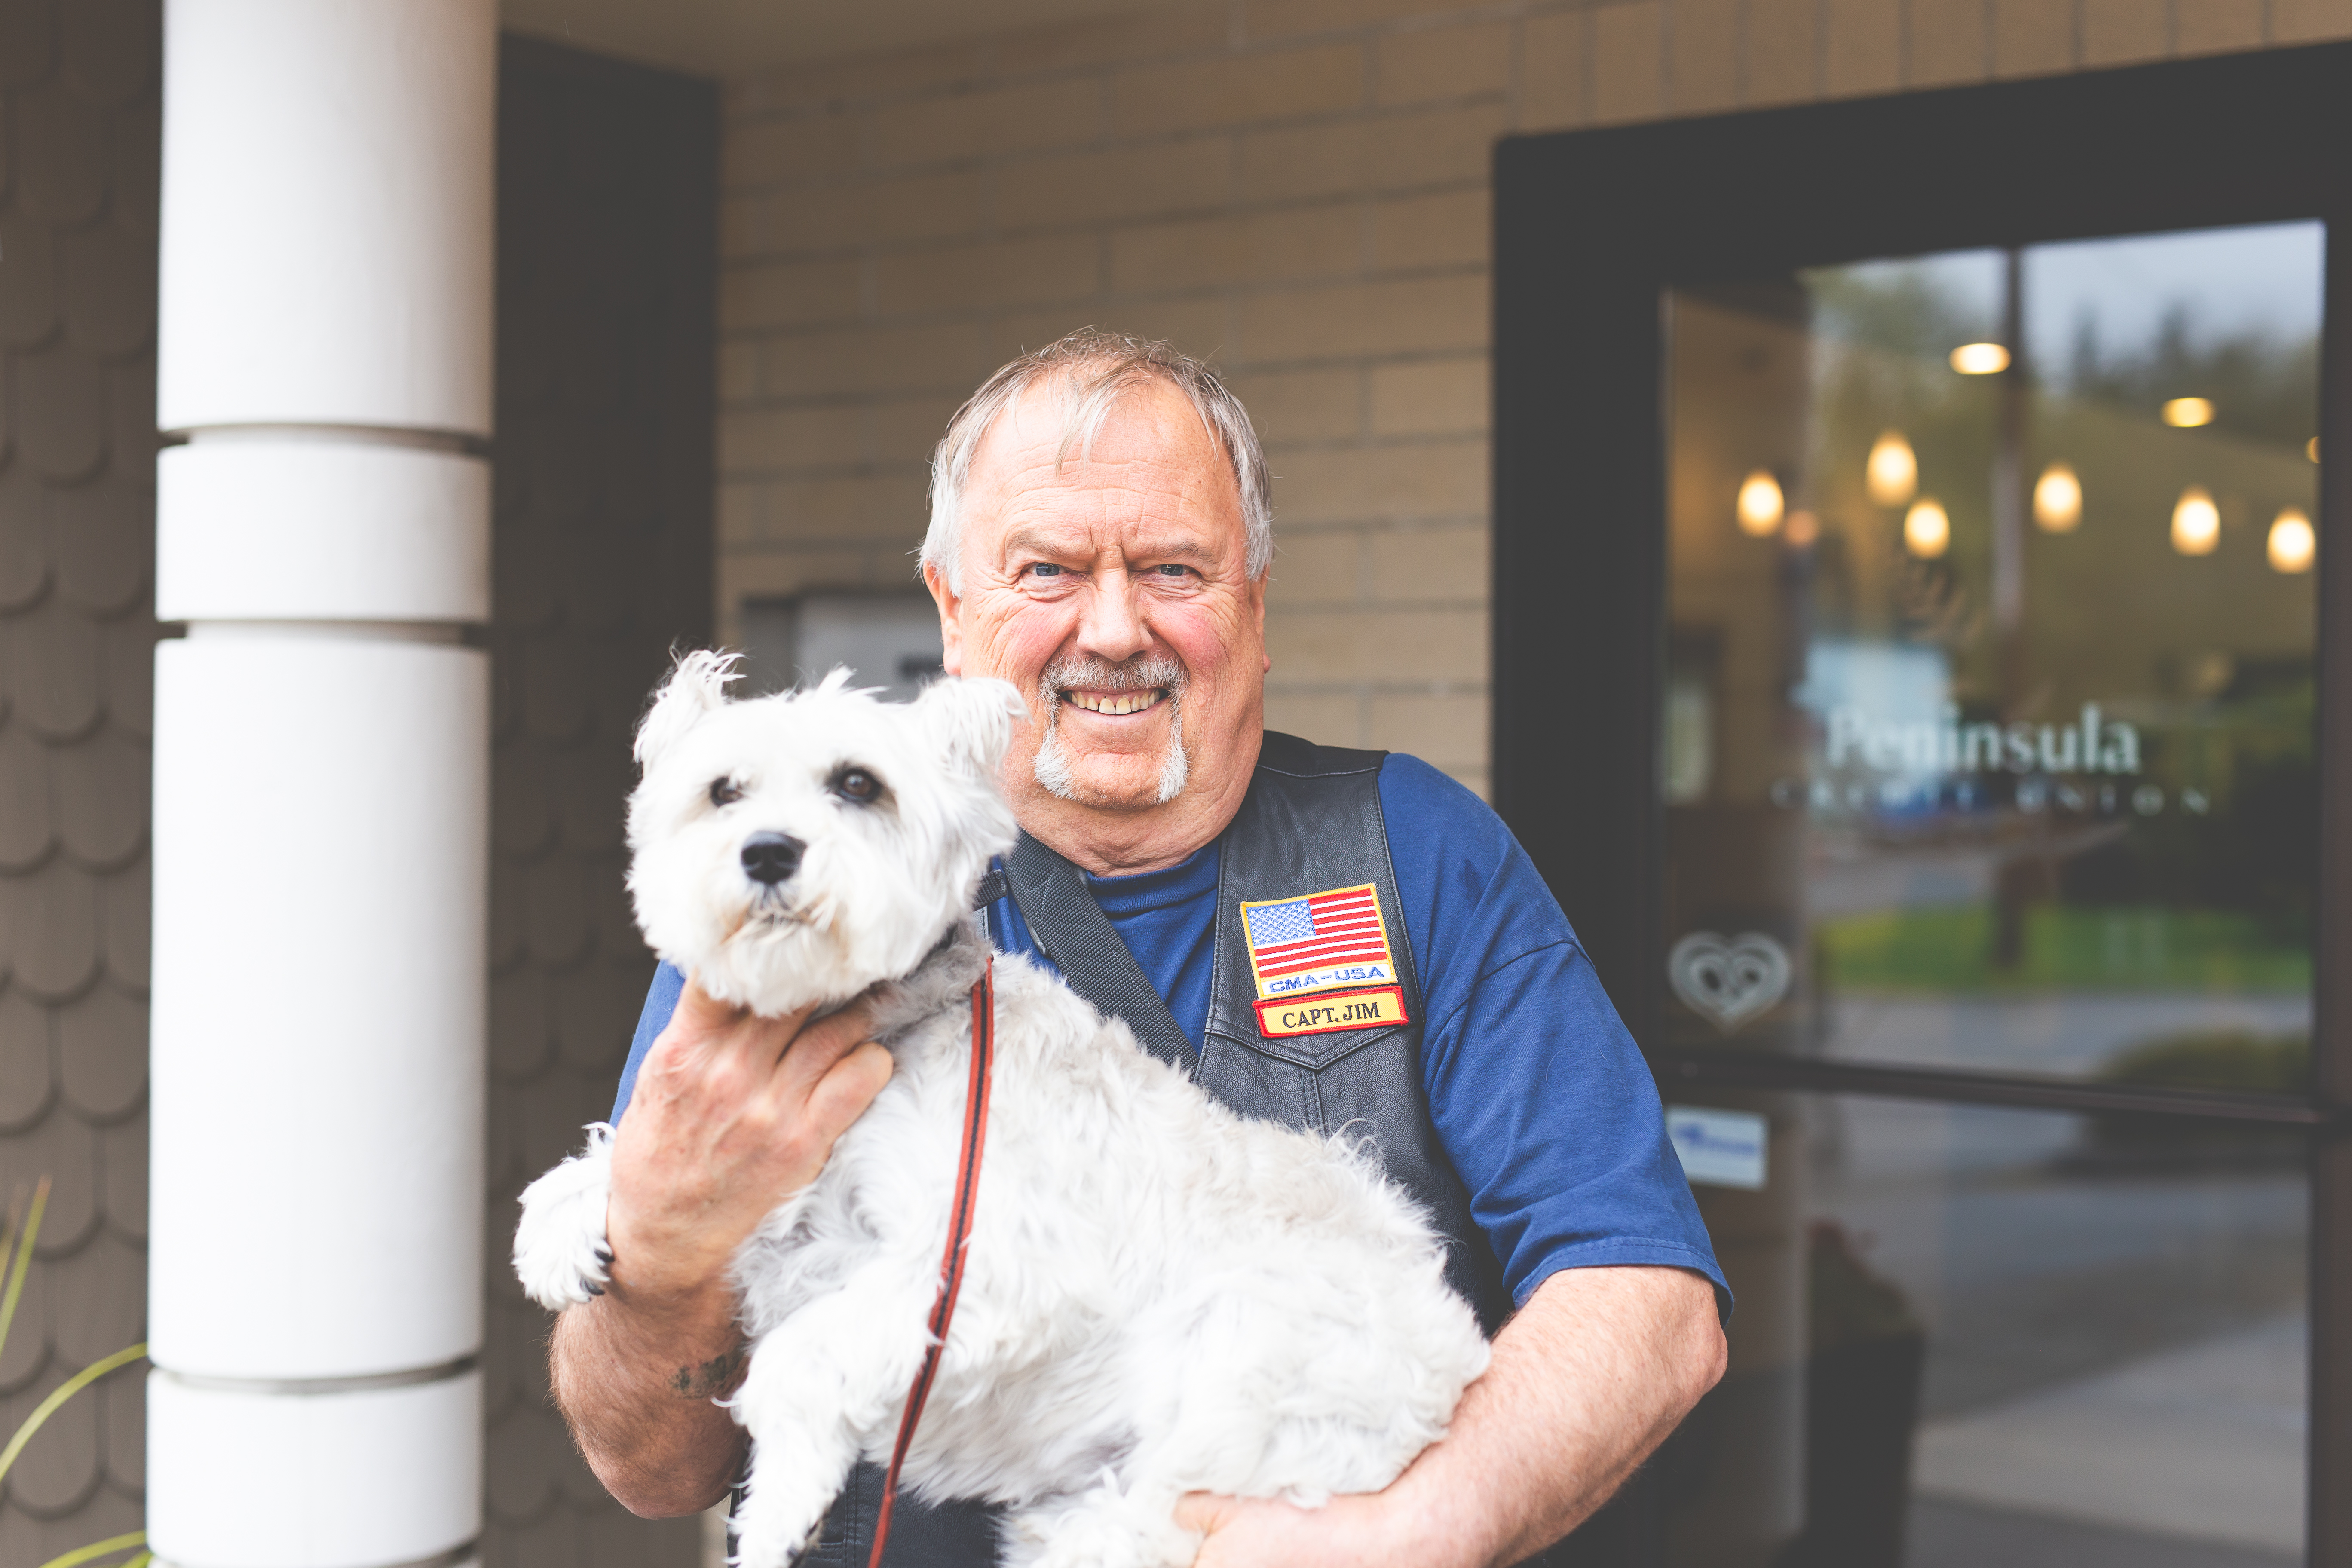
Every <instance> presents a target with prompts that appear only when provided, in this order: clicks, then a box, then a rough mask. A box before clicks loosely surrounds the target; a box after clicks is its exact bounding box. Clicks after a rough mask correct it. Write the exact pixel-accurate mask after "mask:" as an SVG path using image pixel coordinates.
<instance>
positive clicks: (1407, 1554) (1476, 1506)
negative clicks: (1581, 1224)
mask: <svg viewBox="0 0 2352 1568" xmlns="http://www.w3.org/2000/svg"><path fill="white" fill-rule="evenodd" d="M1723 1365H1724V1341H1723V1331H1722V1329H1721V1328H1720V1327H1718V1326H1717V1321H1716V1311H1715V1289H1714V1287H1713V1286H1711V1285H1709V1284H1708V1283H1707V1282H1706V1279H1702V1278H1701V1277H1699V1276H1698V1275H1696V1274H1691V1273H1686V1272H1685V1271H1683V1270H1682V1269H1678V1268H1570V1269H1563V1270H1562V1271H1560V1272H1559V1273H1557V1274H1554V1275H1553V1276H1551V1278H1549V1279H1546V1280H1545V1281H1544V1282H1543V1284H1542V1285H1540V1286H1539V1287H1538V1288H1537V1290H1536V1293H1535V1294H1534V1295H1533V1296H1532V1297H1530V1298H1528V1304H1527V1305H1526V1306H1525V1307H1523V1308H1521V1309H1520V1310H1519V1312H1518V1314H1517V1316H1516V1317H1514V1318H1513V1319H1512V1320H1511V1321H1509V1322H1508V1323H1507V1324H1505V1325H1504V1327H1503V1331H1502V1332H1501V1333H1500V1334H1498V1335H1496V1338H1495V1360H1494V1363H1493V1364H1492V1365H1490V1366H1489V1367H1488V1368H1487V1369H1486V1375H1485V1376H1484V1377H1482V1378H1480V1379H1479V1380H1478V1381H1477V1382H1476V1383H1475V1384H1471V1385H1470V1390H1469V1392H1468V1393H1466V1394H1464V1395H1463V1396H1462V1404H1461V1406H1460V1408H1458V1409H1457V1410H1455V1411H1454V1422H1453V1426H1452V1427H1451V1428H1450V1429H1449V1430H1448V1432H1447V1433H1446V1436H1445V1437H1444V1440H1443V1441H1442V1442H1438V1443H1435V1444H1433V1445H1431V1446H1430V1447H1428V1448H1425V1449H1423V1451H1422V1455H1421V1457H1420V1458H1417V1459H1415V1460H1414V1461H1413V1462H1412V1464H1411V1465H1410V1466H1408V1467H1407V1468H1406V1469H1405V1472H1404V1474H1403V1475H1402V1476H1400V1477H1398V1478H1397V1479H1396V1481H1395V1483H1394V1484H1392V1485H1391V1487H1390V1488H1389V1489H1388V1490H1386V1491H1384V1492H1381V1493H1378V1494H1376V1495H1374V1496H1370V1497H1345V1498H1334V1499H1332V1500H1331V1501H1330V1502H1329V1503H1328V1504H1327V1505H1326V1506H1324V1507H1322V1508H1319V1509H1313V1510H1308V1509H1300V1508H1293V1507H1291V1506H1290V1505H1289V1504H1287V1503H1280V1502H1271V1501H1265V1500H1237V1499H1234V1498H1225V1497H1210V1496H1207V1495H1205V1494H1195V1495H1193V1496H1192V1497H1188V1498H1186V1499H1184V1500H1183V1501H1181V1503H1179V1504H1178V1505H1177V1508H1176V1522H1177V1523H1179V1524H1181V1525H1182V1526H1184V1527H1185V1528H1186V1529H1188V1530H1199V1531H1206V1532H1207V1535H1208V1539H1207V1540H1206V1541H1205V1542H1202V1546H1201V1555H1200V1558H1199V1560H1198V1562H1197V1564H1196V1568H1323V1565H1324V1564H1329V1565H1330V1568H1342V1565H1345V1568H1367V1565H1377V1564H1383V1563H1395V1564H1398V1565H1399V1568H1502V1565H1503V1564H1506V1563H1517V1562H1518V1561H1520V1560H1521V1559H1522V1558H1526V1557H1530V1556H1533V1555H1534V1554H1535V1553H1536V1552H1540V1551H1542V1550H1543V1549H1544V1548H1545V1547H1547V1546H1549V1545H1550V1544H1551V1543H1552V1542H1555V1541H1557V1540H1559V1538H1560V1537H1561V1536H1563V1535H1565V1534H1567V1533H1568V1532H1569V1531H1571V1530H1573V1529H1575V1528H1576V1527H1577V1526H1578V1525H1580V1524H1581V1523H1583V1522H1584V1521H1585V1520H1586V1519H1587V1518H1589V1517H1590V1516H1591V1514H1592V1512H1593V1511H1594V1510H1596V1509H1598V1508H1600V1506H1601V1504H1602V1503H1604V1502H1607V1501H1608V1500H1609V1499H1610V1497H1611V1495H1612V1494H1613V1493H1614V1492H1615V1491H1616V1490H1617V1489H1618V1488H1619V1487H1620V1486H1622V1485H1623V1484H1624V1481H1625V1479H1626V1478H1627V1477H1629V1476H1631V1475H1632V1474H1633V1470H1634V1468H1635V1467H1636V1466H1638V1465H1639V1464H1640V1463H1641V1462H1642V1461H1643V1459H1644V1458H1648V1457H1649V1455H1650V1452H1651V1450H1652V1449H1654V1448H1655V1447H1657V1446H1658V1445H1659V1444H1660V1443H1662V1442H1664V1440H1665V1437H1666V1435H1667V1434H1668V1433H1669V1432H1672V1431H1673V1430H1674V1429H1675V1425H1676V1424H1677V1423H1679V1422H1680V1421H1681V1420H1682V1418H1683V1417H1684V1415H1687V1414H1688V1413H1689V1411H1690V1407H1691V1406H1692V1405H1696V1404H1697V1403H1698V1398H1699V1395H1701V1394H1705V1393H1706V1391H1707V1390H1708V1389H1710V1388H1712V1387H1714V1386H1715V1384H1716V1380H1717V1379H1718V1378H1720V1377H1721V1376H1722V1375H1723Z"/></svg>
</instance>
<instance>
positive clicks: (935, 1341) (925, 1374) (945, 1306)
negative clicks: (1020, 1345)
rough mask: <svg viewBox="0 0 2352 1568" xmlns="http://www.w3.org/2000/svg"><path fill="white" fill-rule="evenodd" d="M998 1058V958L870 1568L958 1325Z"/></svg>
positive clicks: (976, 1011)
mask: <svg viewBox="0 0 2352 1568" xmlns="http://www.w3.org/2000/svg"><path fill="white" fill-rule="evenodd" d="M995 1057H996V959H995V955H993V954H991V955H990V957H989V961H988V967H987V968H986V969H984V970H982V972H981V976H980V978H979V979H978V980H976V981H974V982H972V987H971V1079H970V1080H969V1081H968V1083H967V1084H966V1085H965V1088H964V1099H963V1104H964V1110H963V1154H962V1157H961V1159H960V1160H958V1161H957V1163H956V1184H955V1206H954V1208H953V1209H951V1210H950V1212H949V1215H948V1250H947V1256H946V1257H944V1258H940V1300H939V1304H938V1305H937V1306H935V1307H933V1308H932V1309H931V1347H930V1349H929V1350H927V1351H925V1352H923V1369H922V1370H921V1371H920V1372H919V1373H916V1374H915V1386H914V1387H912V1388H910V1389H908V1391H907V1413H906V1414H905V1415H901V1416H900V1417H898V1447H894V1448H893V1449H891V1450H890V1473H889V1475H888V1477H887V1479H884V1481H883V1483H882V1512H881V1515H880V1517H879V1518H877V1520H876V1521H875V1522H874V1551H873V1552H872V1554H871V1555H869V1556H868V1557H867V1558H866V1568H882V1548H883V1547H884V1545H886V1544H887V1542H889V1539H890V1510H891V1506H892V1505H893V1504H894V1503H896V1502H897V1501H898V1468H899V1467H900V1466H901V1465H903V1464H905V1463H906V1462H907V1450H908V1447H912V1446H913V1444H914V1441H915V1423H916V1422H918V1421H920V1420H921V1419H922V1418H923V1401H924V1400H926V1399H928V1398H929V1397H930V1393H931V1380H932V1379H933V1378H934V1377H936V1376H938V1375H939V1370H940V1352H941V1351H943V1350H945V1349H946V1348H947V1342H948V1324H949V1323H950V1322H951V1321H954V1318H955V1304H956V1292H957V1291H958V1290H959V1289H962V1287H963V1254H964V1244H965V1243H966V1242H968V1241H970V1240H971V1211H972V1209H973V1207H974V1206H975V1205H977V1204H978V1203H979V1201H980V1151H981V1145H982V1144H983V1143H985V1142H988V1086H989V1080H990V1077H991V1074H990V1071H989V1069H990V1068H991V1067H992V1066H993V1065H994V1061H995Z"/></svg>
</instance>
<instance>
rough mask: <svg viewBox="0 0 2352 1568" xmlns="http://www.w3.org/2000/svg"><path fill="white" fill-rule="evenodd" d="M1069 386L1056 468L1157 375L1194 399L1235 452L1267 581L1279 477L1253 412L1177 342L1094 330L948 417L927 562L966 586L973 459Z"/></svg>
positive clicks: (1245, 517)
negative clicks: (1017, 416) (1024, 407)
mask: <svg viewBox="0 0 2352 1568" xmlns="http://www.w3.org/2000/svg"><path fill="white" fill-rule="evenodd" d="M1055 374H1058V375H1059V376H1060V378H1061V380H1062V382H1063V384H1064V385H1065V387H1066V390H1067V392H1068V396H1066V398H1065V399H1064V400H1063V413H1062V445H1061V447H1060V449H1059V450H1057V451H1056V452H1055V454H1054V468H1055V472H1057V473H1058V472H1060V470H1061V466H1062V464H1063V463H1064V462H1065V461H1066V459H1067V458H1069V455H1070V451H1071V448H1073V447H1076V448H1077V449H1078V451H1079V453H1080V454H1081V455H1082V456H1084V455H1087V453H1089V452H1090V450H1091V448H1092V447H1093V446H1094V439H1095V432H1096V431H1097V430H1099V429H1101V428H1102V422H1103V420H1104V418H1105V416H1108V414H1109V413H1110V408H1111V405H1112V404H1114V403H1116V402H1117V401H1118V395H1119V394H1120V393H1122V392H1125V391H1126V390H1127V389H1128V388H1129V387H1131V386H1134V385H1136V384H1139V383H1141V382H1144V381H1147V380H1158V381H1164V382H1166V383H1167V384H1169V385H1171V386H1172V387H1174V388H1175V389H1176V390H1177V391H1179V392H1181V393H1182V394H1183V395H1184V397H1185V400H1186V401H1187V402H1189V403H1191V404H1192V411H1193V412H1194V413H1195V414H1198V415H1199V416H1201V424H1202V427H1203V428H1205V429H1206V430H1207V431H1208V432H1209V434H1210V437H1212V438H1213V440H1215V442H1216V443H1217V445H1218V446H1219V447H1222V448H1223V451H1224V454H1225V461H1226V462H1227V463H1228V464H1230V465H1231V466H1232V468H1233V472H1234V484H1235V486H1236V487H1238V488H1239V489H1240V490H1241V498H1242V528H1243V532H1244V538H1245V539H1246V540H1247V542H1248V548H1249V562H1248V564H1249V574H1250V575H1251V576H1252V577H1253V578H1257V577H1263V576H1265V574H1266V569H1267V568H1268V567H1270V566H1272V565H1273V564H1274V479H1273V476H1272V475H1270V474H1268V473H1267V472H1266V471H1265V448H1264V447H1260V446H1259V445H1258V439H1257V431H1256V429H1255V427H1254V426H1252V425H1251V424H1250V416H1249V410H1248V409H1246V408H1244V407H1243V406H1242V400H1241V399H1240V398H1238V397H1235V396H1234V394H1233V389H1232V388H1231V387H1228V386H1227V385H1226V384H1224V381H1223V378H1222V377H1220V376H1219V375H1218V374H1217V373H1216V372H1215V371H1213V370H1211V369H1210V368H1209V367H1208V365H1206V364H1205V363H1202V362H1201V361H1200V360H1197V359H1194V358H1193V357H1192V355H1190V354H1187V353H1179V352H1178V350H1177V348H1176V345H1175V344H1173V343H1171V342H1165V341H1164V340H1160V339H1150V338H1138V337H1130V336H1128V335H1127V334H1125V333H1122V332H1106V331H1100V330H1098V329H1097V328H1094V327H1081V328H1079V329H1078V330H1077V331H1075V332H1071V333H1069V334H1068V335H1066V336H1065V337H1061V338H1057V339H1055V341H1054V342H1050V343H1047V344H1046V345H1045V347H1044V348H1041V349H1034V350H1032V351H1031V352H1030V353H1025V354H1023V355H1022V356H1021V357H1020V358H1019V359H1016V360H1014V361H1013V363H1010V364H1008V365H1006V366H1004V367H1003V369H1002V370H1000V371H998V372H997V373H996V374H994V375H992V376H990V377H989V378H988V379H987V380H986V381H985V382H983V383H982V384H981V388H980V390H979V391H978V392H975V393H973V394H972V395H971V399H970V400H969V401H968V402H966V403H965V404H964V405H963V406H962V407H961V408H959V409H957V410H956V413H955V417H954V418H952V419H950V420H949V421H948V432H947V434H946V435H945V436H943V437H940V445H939V450H937V451H936V452H934V453H933V454H932V455H931V525H930V528H929V531H927V532H925V533H924V535H923V564H924V565H925V566H926V567H930V568H936V569H937V570H938V571H939V572H940V574H942V575H943V576H945V577H946V578H947V580H948V585H949V586H950V588H952V589H954V590H955V591H956V592H957V593H961V592H962V591H963V571H962V561H961V542H962V536H963V535H962V526H961V524H962V515H961V514H962V510H963V491H964V485H965V483H966V482H967V481H968V480H970V479H971V457H972V454H973V453H974V452H976V451H978V450H979V449H980V442H981V437H984V436H986V435H987V434H988V430H989V426H992V425H994V424H995V423H996V419H997V416H999V415H1001V414H1003V412H1004V411H1005V410H1006V409H1007V408H1009V407H1011V406H1012V405H1013V404H1014V403H1015V402H1016V401H1018V400H1019V398H1020V396H1021V395H1022V394H1023V393H1024V392H1026V391H1028V390H1029V389H1030V388H1031V387H1032V386H1034V385H1036V384H1038V383H1039V382H1041V381H1044V380H1045V379H1046V378H1047V377H1049V376H1053V375H1055Z"/></svg>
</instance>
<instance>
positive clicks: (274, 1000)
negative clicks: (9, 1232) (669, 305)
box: [147, 0, 497, 1568]
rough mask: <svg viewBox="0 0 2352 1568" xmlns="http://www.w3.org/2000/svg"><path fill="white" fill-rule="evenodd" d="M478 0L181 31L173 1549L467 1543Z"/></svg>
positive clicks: (162, 1301) (168, 53)
mask: <svg viewBox="0 0 2352 1568" xmlns="http://www.w3.org/2000/svg"><path fill="white" fill-rule="evenodd" d="M496 82H497V23H496V16H495V9H494V5H493V4H492V3H491V0H167V5H166V8H165V15H164V72H163V171H164V183H163V263H162V267H163V271H162V289H161V295H162V300H161V309H162V315H161V324H160V328H159V343H158V395H157V403H158V420H159V422H160V424H161V425H162V426H163V429H164V430H165V431H166V432H167V433H169V434H172V435H174V436H184V437H186V441H185V444H184V445H179V446H173V447H167V448H166V449H165V451H164V452H163V458H162V459H161V462H160V464H159V466H158V472H157V485H158V497H157V568H156V613H157V615H158V616H160V617H161V618H162V619H163V620H164V621H166V622H175V621H178V622H185V623H186V624H187V626H188V635H187V637H185V638H184V639H174V640H168V641H166V642H164V643H163V644H162V646H161V647H160V648H159V649H158V652H157V656H156V691H155V807H154V830H155V851H154V865H155V971H154V1006H153V1020H154V1059H153V1079H152V1083H153V1090H152V1092H153V1130H154V1131H153V1160H152V1189H153V1190H152V1235H151V1250H150V1254H149V1292H150V1301H149V1315H150V1343H151V1345H152V1358H153V1365H154V1370H153V1372H152V1373H151V1375H150V1381H149V1384H148V1493H147V1518H148V1536H149V1541H150V1543H151V1545H152V1548H153V1550H154V1552H155V1553H156V1555H157V1557H158V1558H159V1559H160V1560H161V1561H162V1563H165V1564H169V1565H171V1568H384V1565H389V1564H400V1563H433V1564H436V1568H437V1565H439V1564H443V1563H453V1564H454V1563H464V1562H467V1561H468V1560H470V1557H471V1555H472V1552H473V1549H474V1545H475V1542H476V1541H477V1540H478V1537H479V1535H480V1533H481V1480H480V1474H481V1412H480V1404H481V1395H480V1382H479V1374H478V1372H477V1370H476V1366H475V1358H476V1356H477V1355H478V1352H479V1351H480V1348H481V1337H482V1326H481V1259H482V1249H483V1237H482V1184H483V1175H482V1167H483V1158H484V1156H483V1095H484V1081H483V1075H484V1057H483V1038H482V1035H483V1027H484V1023H483V1017H484V977H483V962H484V951H485V925H486V921H487V912H486V905H487V900H488V869H487V868H488V846H487V835H488V820H487V819H488V783H489V779H488V773H489V765H488V731H489V671H488V658H487V655H485V654H484V653H483V652H482V651H481V650H480V649H479V648H478V647H469V646H467V638H466V632H467V628H468V627H469V626H479V625H481V624H482V623H483V622H485V621H486V620H487V619H488V615H489V475H488V464H487V462H486V461H485V459H484V458H483V456H482V453H483V451H484V450H485V446H486V442H487V439H488V435H489V430H490V406H491V386H490V353H491V338H490V310H491V237H492V232H493V214H492V191H491V182H492V169H493V153H494V146H493V136H494V130H493V100H494V96H495V91H496Z"/></svg>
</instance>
